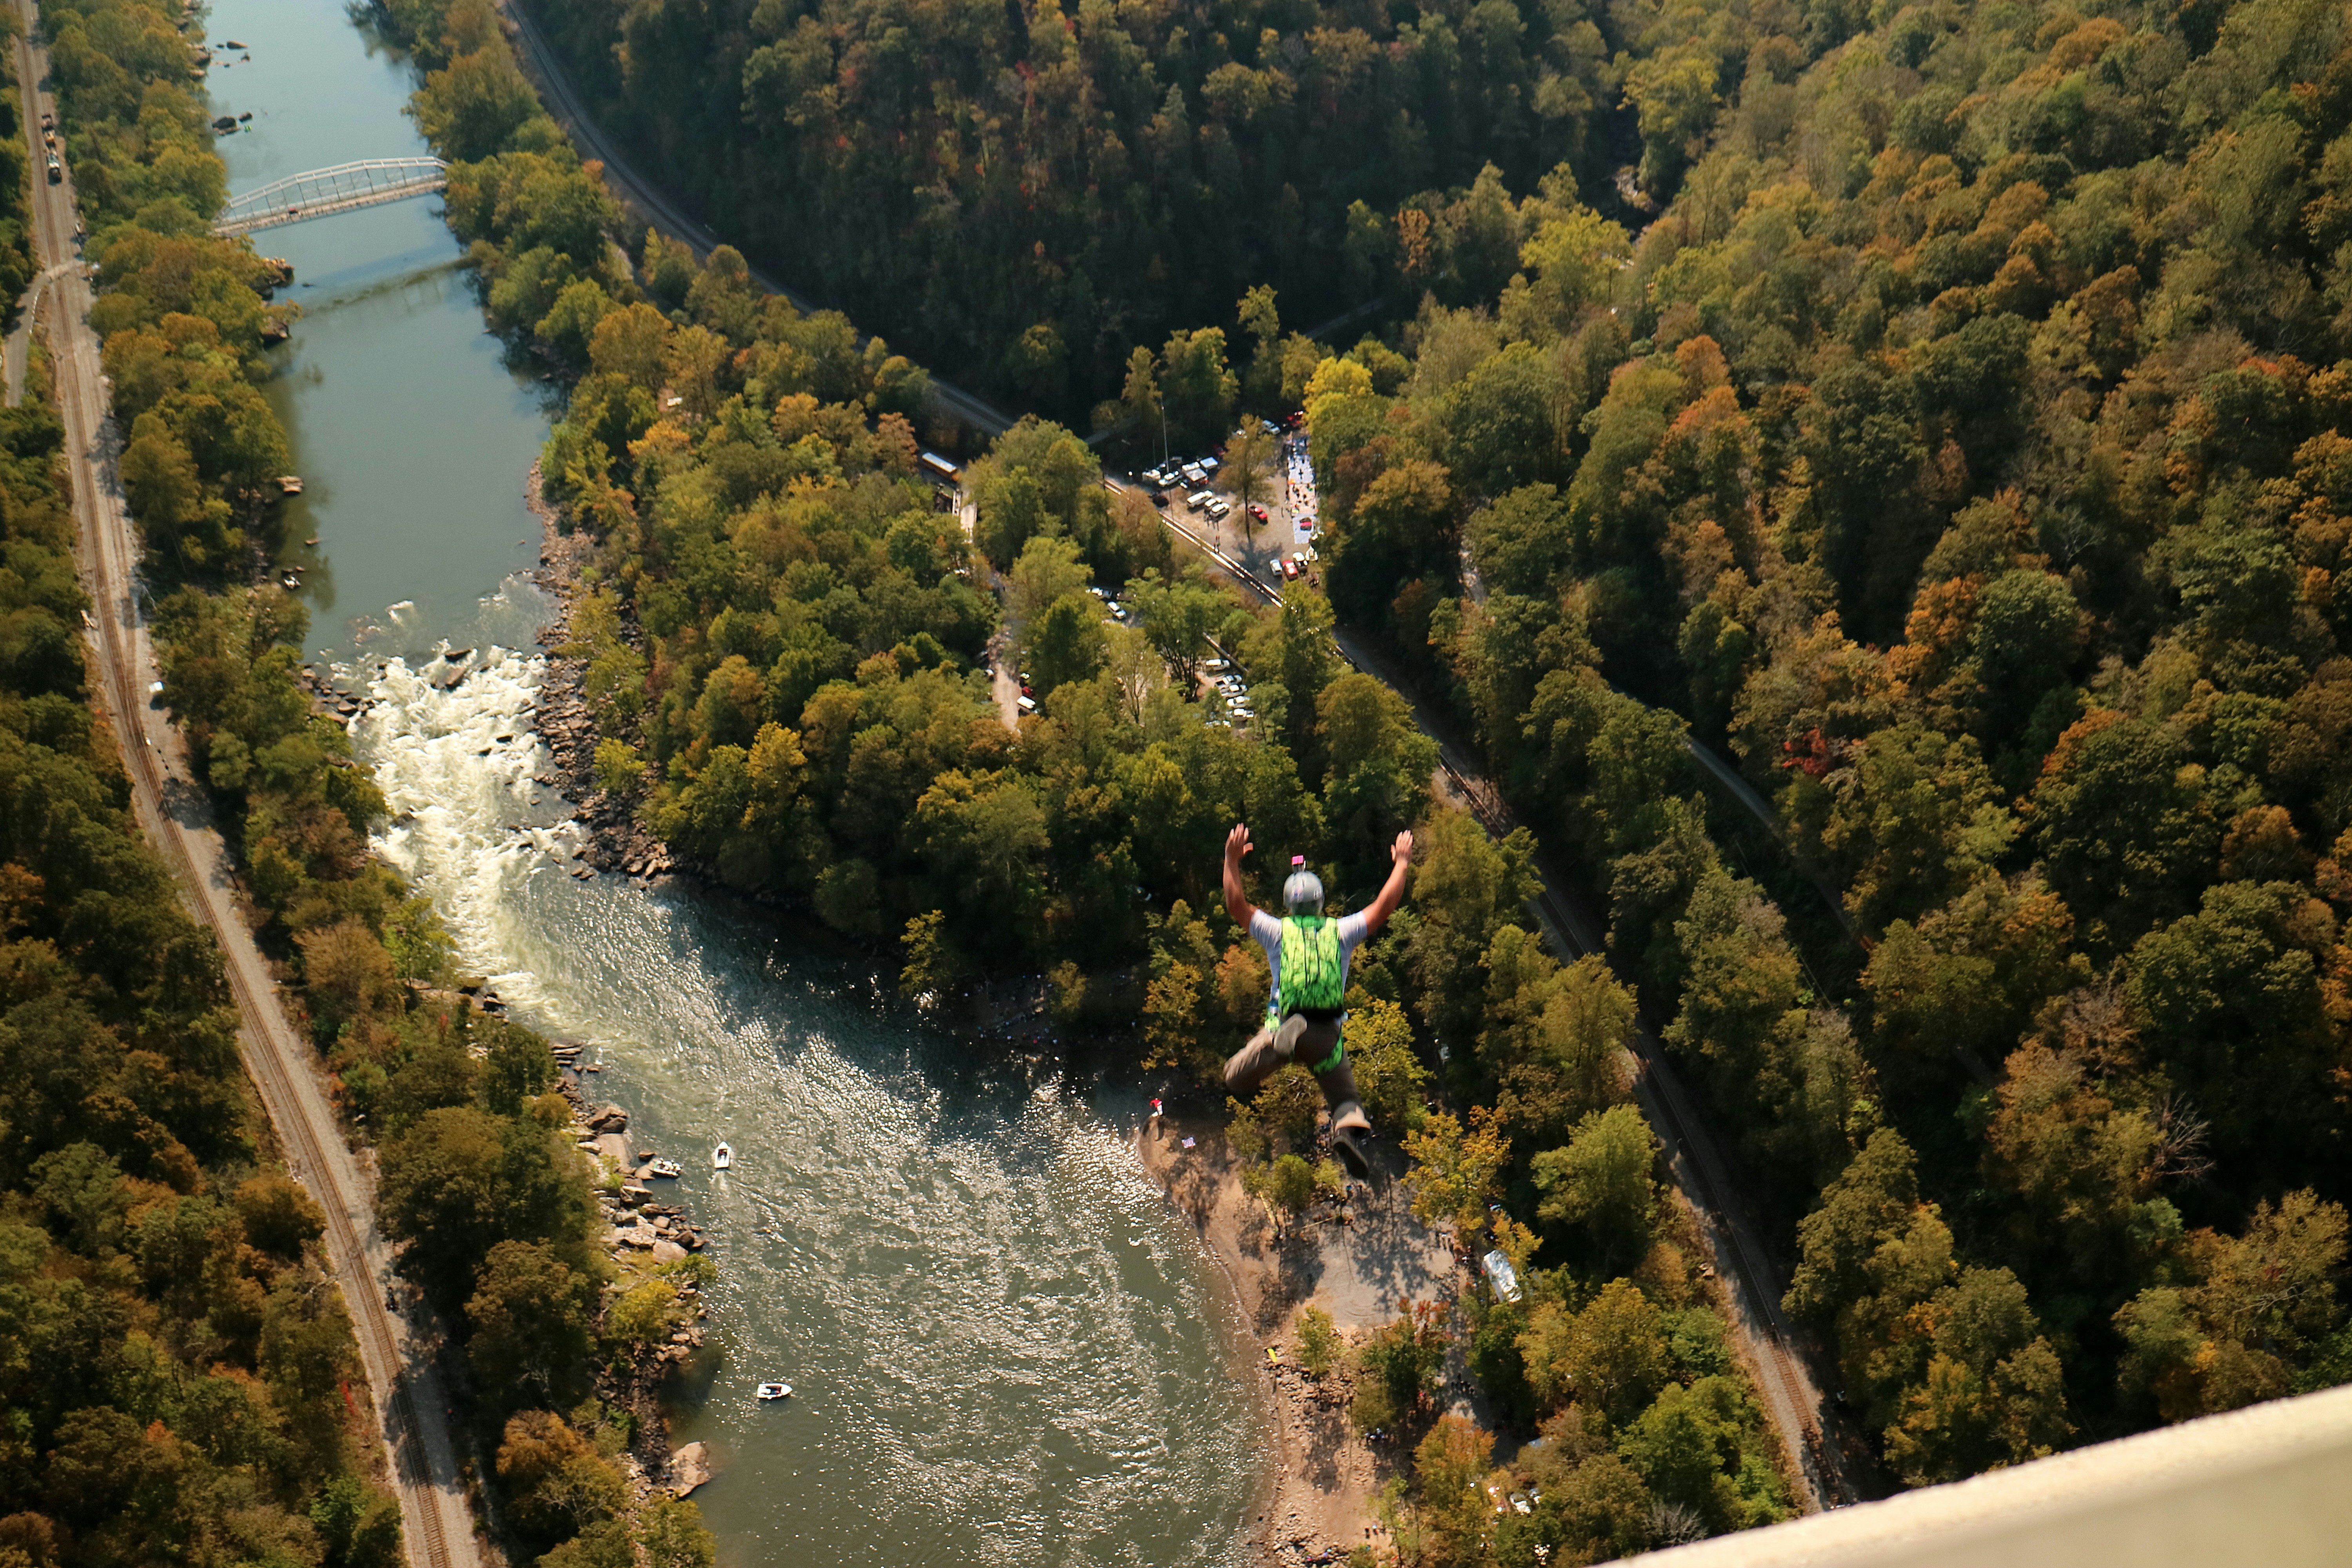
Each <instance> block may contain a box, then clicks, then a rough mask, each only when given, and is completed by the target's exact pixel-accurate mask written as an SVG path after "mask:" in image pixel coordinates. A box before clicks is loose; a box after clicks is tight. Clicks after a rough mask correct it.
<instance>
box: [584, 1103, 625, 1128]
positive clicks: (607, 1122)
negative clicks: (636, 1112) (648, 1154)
mask: <svg viewBox="0 0 2352 1568" xmlns="http://www.w3.org/2000/svg"><path fill="white" fill-rule="evenodd" d="M588 1130H589V1131H591V1132H626V1131H628V1130H629V1113H628V1112H627V1111H625V1110H622V1109H621V1108H620V1107H619V1106H617V1105H608V1106H606V1107H604V1110H599V1111H598V1112H597V1113H596V1114H595V1115H593V1116H592V1117H590V1118H589V1119H588Z"/></svg>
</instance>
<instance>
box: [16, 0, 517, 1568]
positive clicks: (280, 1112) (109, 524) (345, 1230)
mask: <svg viewBox="0 0 2352 1568" xmlns="http://www.w3.org/2000/svg"><path fill="white" fill-rule="evenodd" d="M17 5H18V8H19V12H20V14H21V16H23V19H24V22H25V26H26V34H27V35H29V36H30V37H19V38H18V39H17V41H16V71H17V78H18V80H19V81H20V82H21V83H23V84H24V85H25V97H26V108H25V116H24V118H25V122H26V142H27V146H28V150H29V151H30V153H32V158H33V162H32V168H33V171H34V174H33V180H32V190H33V239H34V246H35V249H36V261H37V265H39V266H40V267H41V268H43V269H44V270H45V271H47V272H49V273H50V274H51V276H52V281H51V282H50V285H49V309H48V311H47V316H46V321H47V326H48V331H49V353H50V357H51V361H52V363H53V364H54V365H55V368H56V375H57V386H58V405H59V407H60V411H61V413H62V414H63V416H64V419H65V451H66V458H67V462H68V467H69V468H70V471H71V476H72V482H73V502H74V519H75V521H76V523H77V524H78V527H79V560H80V565H81V573H82V581H83V585H84V586H85V587H87V588H88V589H89V595H90V598H91V600H92V601H93V602H94V608H93V610H92V613H91V625H90V635H89V642H90V649H91V653H92V656H93V658H94V660H95V663H96V668H97V674H98V678H99V684H100V693H101V700H102V702H103V704H104V706H105V707H106V709H107V710H108V713H109V717H110V719H111V720H112V721H113V724H114V731H115V739H116V742H117V743H118V744H119V745H120V746H121V749H122V762H123V766H124V768H125V769H126V770H127V771H128V772H129V773H130V775H131V799H132V804H133V806H134V808H135V809H136V810H137V812H138V815H139V820H140V824H141V826H142V827H143V828H145V830H146V832H147V834H148V837H150V838H151V839H152V841H153V842H154V844H155V847H156V848H157V849H158V850H159V851H160V852H161V853H162V854H163V858H164V861H165V863H166V864H167V865H169V866H170V867H171V868H173V871H174V872H176V873H177V874H178V876H179V878H180V881H181V890H182V892H183V894H184V897H185V898H186V900H187V904H188V907H189V909H190V910H191V911H192V912H193V913H194V915H195V916H196V918H197V919H198V920H201V921H204V922H205V924H207V925H209V926H211V927H212V928H213V930H214V931H215V933H216V934H217V936H218V937H219V939H220V944H221V952H222V955H223V957H224V959H225V960H226V968H227V973H228V982H229V987H230V990H231V991H232V993H233V994H235V996H236V1006H237V1014H238V1016H239V1018H240V1019H241V1021H242V1023H243V1028H242V1029H241V1030H240V1031H239V1034H238V1037H237V1046H238V1049H239V1053H240V1055H241V1056H242V1057H243V1058H244V1061H245V1066H246V1070H247V1072H248V1073H250V1074H251V1075H252V1078H253V1081H254V1084H255V1086H256V1087H257V1088H258V1089H260V1091H261V1099H262V1104H263V1106H264V1108H265V1109H266V1110H268V1113H269V1119H270V1121H271V1123H272V1124H273V1125H274V1126H275V1127H276V1128H277V1130H278V1139H279V1141H280V1142H281V1143H282V1144H283V1145H284V1147H285V1152H286V1159H287V1163H288V1165H289V1168H290V1169H291V1171H292V1173H293V1174H294V1176H295V1178H296V1179H297V1180H299V1181H300V1182H301V1183H302V1184H303V1185H304V1186H305V1187H307V1188H308V1189H309V1190H310V1194H311V1195H312V1196H313V1197H315V1198H317V1199H318V1201H319V1204H320V1207H322V1208H323V1209H325V1211H326V1215H327V1233H326V1237H325V1238H324V1240H325V1252H326V1261H327V1265H328V1267H329V1268H331V1270H332V1271H333V1273H334V1276H335V1278H336V1279H337V1280H338V1281H339V1282H340V1283H341V1285H342V1287H343V1300H344V1303H345V1305H346V1306H347V1307H348V1308H349V1309H350V1311H351V1315H352V1325H353V1327H354V1328H355V1329H356V1330H357V1331H358V1339H359V1349H360V1359H361V1361H362V1363H364V1365H365V1367H366V1370H367V1379H368V1385H369V1388H370V1389H371V1390H372V1391H373V1394H374V1408H375V1412H376V1415H377V1417H378V1419H379V1420H380V1421H381V1423H382V1435H383V1441H384V1445H385V1447H386V1448H387V1449H388V1451H389V1455H390V1458H391V1463H392V1470H393V1478H394V1483H395V1485H396V1488H397V1490H398V1493H399V1497H400V1511H401V1522H402V1525H403V1527H404V1535H405V1537H406V1541H407V1547H408V1560H409V1562H410V1563H413V1564H415V1565H416V1568H481V1564H482V1561H483V1559H482V1553H481V1552H480V1550H479V1547H478V1543H477V1542H476V1540H475V1535H474V1521H473V1515H472V1511H471V1510H470V1509H469V1507H468V1506H467V1500H466V1495H465V1491H464V1488H463V1484H462V1481H461V1479H460V1477H459V1472H458V1468H457V1453H456V1448H455V1447H454V1446H453V1444H452V1442H451V1438H450V1432H449V1424H448V1421H447V1419H446V1409H447V1406H448V1400H447V1397H446V1394H444V1393H443V1390H442V1386H441V1379H440V1376H439V1374H438V1373H437V1372H436V1371H435V1369H434V1367H433V1364H432V1363H431V1361H430V1359H429V1347H430V1346H431V1344H432V1343H433V1342H436V1341H437V1340H438V1339H439V1338H440V1332H439V1329H438V1325H437V1324H435V1323H433V1322H431V1321H427V1320H426V1316H425V1312H424V1310H423V1309H421V1308H418V1309H415V1310H414V1311H413V1314H412V1315H409V1316H403V1315H401V1314H398V1313H395V1312H393V1311H389V1310H386V1309H385V1306H384V1290H385V1288H386V1284H387V1282H388V1281H390V1280H391V1279H392V1277H393V1274H392V1255H391V1248H390V1247H389V1246H388V1245H387V1244H386V1243H385V1241H384V1238H383V1235H382V1234H381V1233H380V1232H379V1231H378V1230H377V1229H376V1226H375V1202H374V1198H375V1188H374V1182H373V1177H372V1175H371V1174H370V1173H369V1171H368V1170H367V1169H365V1168H364V1167H363V1166H362V1163H361V1162H360V1161H359V1160H358V1159H357V1158H355V1157H354V1156H353V1155H352V1152H351V1150H350V1149H349V1148H348V1147H346V1146H345V1144H344V1142H343V1139H342V1133H341V1130H340V1129H339V1128H338V1127H337V1126H336V1124H335V1118H334V1112H333V1110H332V1109H331V1107H330V1106H329V1104H328V1101H327V1096H326V1091H325V1089H324V1088H323V1086H322V1085H321V1084H320V1080H319V1075H318V1065H317V1063H318V1058H317V1053H316V1052H315V1051H313V1050H312V1049H311V1048H310V1045H309V1043H308V1042H307V1041H305V1040H304V1039H303V1038H302V1037H300V1035H299V1034H298V1033H297V1032H296V1031H295V1029H294V1028H293V1026H292V1025H291V1024H290V1023H289V1021H288V1019H287V1016H286V1012H285V1009H284V1007H283V1006H282V1005H280V1004H279V1000H278V989H277V982H276V979H275V977H274V976H273V975H272V974H271V973H270V970H269V966H268V964H267V963H265V962H264V961H263V959H262V956H261V953H260V952H259V951H258V950H257V948H256V947H255V946H254V942H253V934H252V932H251V931H250V930H248V929H247V925H246V923H245V919H244V917H243V915H242V914H241V913H240V912H239V910H238V909H237V904H236V889H235V885H234V883H233V881H232V880H231V877H230V870H229V865H228V857H227V849H226V846H225V845H224V844H223V843H222V841H221V837H220V835H219V834H218V833H217V832H215V830H214V829H213V827H212V826H211V822H210V817H209V813H208V810H207V806H206V802H205V797H204V795H203V793H202V792H201V791H199V790H198V789H197V788H196V787H195V785H194V784H193V783H192V782H191V780H190V776H189V773H188V768H187V758H186V753H185V750H184V747H183V745H182V743H181V741H180V735H179V731H176V730H174V729H173V727H172V726H171V724H170V723H169V722H168V721H166V720H165V719H164V717H163V714H162V713H161V712H160V711H158V710H157V709H156V708H155V707H154V705H153V704H152V702H151V700H150V698H149V695H148V692H149V688H150V686H151V685H152V682H153V681H154V680H155V679H156V667H155V658H154V650H153V647H152V645H151V644H150V642H149V640H148V637H147V627H146V624H145V616H144V611H143V607H142V603H141V590H140V584H139V580H138V563H139V552H138V547H137V544H136V542H135V540H134V537H133V535H132V532H131V518H130V513H129V511H128V510H127V509H126V508H125V506H124V504H123V498H122V489H121V484H120V482H119V480H118V478H117V476H116V473H115V468H114V460H115V454H116V451H117V436H116V432H115V430H114V428H113V426H112V423H111V421H110V418H109V415H108V408H107V386H106V380H105V377H104V376H103V374H100V361H99V343H98V334H97V333H96V332H95V331H92V330H91V328H90V324H89V306H90V289H89V280H88V279H87V277H86V275H85V274H84V272H83V270H82V268H81V265H80V260H79V254H78V250H77V246H76V242H75V239H74V219H75V206H74V194H73V184H72V177H71V174H70V173H68V175H67V178H66V179H65V181H64V182H63V183H61V184H48V183H47V181H46V180H45V179H44V178H43V177H42V174H41V170H42V167H43V162H44V159H43V154H42V151H41V147H40V141H39V139H40V129H39V116H40V114H41V112H42V111H43V110H54V108H55V104H54V103H53V101H52V100H51V99H50V98H49V95H48V94H47V92H36V90H35V84H37V83H40V82H42V81H43V80H44V79H46V77H47V69H48V60H47V54H46V51H45V50H43V49H41V48H40V47H37V46H36V45H35V44H34V43H33V42H32V41H31V37H37V36H38V35H37V26H38V19H37V15H36V13H35V11H34V8H33V5H32V4H31V0H17Z"/></svg>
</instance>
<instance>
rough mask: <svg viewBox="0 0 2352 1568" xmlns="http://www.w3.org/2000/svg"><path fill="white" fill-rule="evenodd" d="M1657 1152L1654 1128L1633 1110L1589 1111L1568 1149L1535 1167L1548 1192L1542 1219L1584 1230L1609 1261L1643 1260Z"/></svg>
mask: <svg viewBox="0 0 2352 1568" xmlns="http://www.w3.org/2000/svg"><path fill="white" fill-rule="evenodd" d="M1657 1151H1658V1142H1657V1139H1656V1138H1655V1137H1654V1136H1653V1135H1652V1134H1651V1131H1650V1124H1649V1123H1648V1122H1647V1121H1644V1120H1643V1117H1642V1113H1641V1112H1640V1111H1639V1110H1635V1109H1634V1108H1633V1106H1630V1105H1614V1106H1611V1107H1610V1108H1609V1109H1608V1110H1594V1111H1588V1112H1587V1113H1586V1114H1585V1117H1584V1119H1583V1120H1582V1121H1580V1122H1578V1123H1577V1126H1576V1131H1575V1132H1574V1133H1573V1134H1572V1135H1571V1136H1570V1139H1569V1141H1568V1145H1567V1147H1565V1148H1561V1149H1552V1150H1548V1151H1547V1152H1543V1153H1540V1154H1538V1155H1537V1156H1536V1157H1535V1159H1534V1160H1533V1161H1532V1162H1531V1163H1530V1172H1531V1173H1532V1174H1533V1176H1534V1177H1535V1184H1536V1190H1537V1191H1538V1192H1539V1193H1541V1194H1543V1199H1542V1202H1541V1204H1540V1205H1538V1209H1537V1211H1536V1212H1537V1214H1538V1216H1539V1217H1540V1218H1542V1219H1543V1220H1544V1221H1545V1222H1547V1223H1549V1224H1555V1225H1557V1224H1567V1225H1581V1226H1584V1227H1585V1228H1586V1229H1587V1230H1588V1231H1589V1232H1590V1233H1591V1236H1592V1238H1593V1240H1594V1241H1595V1242H1596V1243H1597V1244H1598V1245H1599V1247H1600V1250H1601V1255H1602V1256H1603V1257H1604V1258H1621V1259H1622V1258H1635V1257H1638V1256H1640V1255H1641V1253H1642V1252H1643V1250H1645V1249H1646V1248H1647V1247H1648V1245H1649V1238H1650V1226H1651V1221H1652V1217H1653V1215H1654V1210H1655V1207H1656V1203H1657V1197H1656V1185H1655V1184H1654V1182H1653V1181H1652V1180H1651V1179H1650V1169H1651V1166H1652V1165H1653V1164H1654V1163H1655V1161H1656V1159H1657Z"/></svg>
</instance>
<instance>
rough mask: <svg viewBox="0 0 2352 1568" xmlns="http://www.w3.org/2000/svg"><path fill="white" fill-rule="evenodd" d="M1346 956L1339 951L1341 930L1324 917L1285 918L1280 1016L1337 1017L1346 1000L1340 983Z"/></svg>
mask: <svg viewBox="0 0 2352 1568" xmlns="http://www.w3.org/2000/svg"><path fill="white" fill-rule="evenodd" d="M1344 957H1345V954H1344V953H1342V952H1341V951H1340V948H1339V923H1338V922H1337V921H1332V920H1329V919H1328V918H1326V917H1324V916H1322V915H1285V916H1284V917H1283V918H1282V973H1281V975H1280V980H1281V984H1282V1004H1281V1009H1280V1010H1281V1012H1282V1013H1283V1014H1284V1015H1285V1016H1288V1015H1289V1014H1292V1013H1296V1012H1302V1011H1310V1010H1311V1011H1315V1012H1329V1013H1336V1012H1338V1011H1339V1007H1340V1005H1341V1003H1342V1002H1344V1001H1345V1000H1346V998H1345V995H1344V990H1345V988H1344V987H1343V986H1342V985H1341V984H1340V983H1339V966H1340V962H1341V960H1342V959H1343V958H1344Z"/></svg>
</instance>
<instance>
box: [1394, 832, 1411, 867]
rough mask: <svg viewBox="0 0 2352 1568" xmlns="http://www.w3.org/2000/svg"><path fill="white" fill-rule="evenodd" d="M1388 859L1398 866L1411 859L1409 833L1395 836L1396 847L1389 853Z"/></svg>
mask: <svg viewBox="0 0 2352 1568" xmlns="http://www.w3.org/2000/svg"><path fill="white" fill-rule="evenodd" d="M1389 858H1390V859H1391V860H1393V861H1395V862H1396V863H1397V864H1398V865H1400V866H1402V865H1403V864H1404V863H1405V862H1406V861H1408V860H1410V859H1412V834H1411V833H1410V832H1406V833H1400V834H1398V835H1397V837H1396V847H1394V848H1393V849H1391V850H1390V851H1389Z"/></svg>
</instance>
